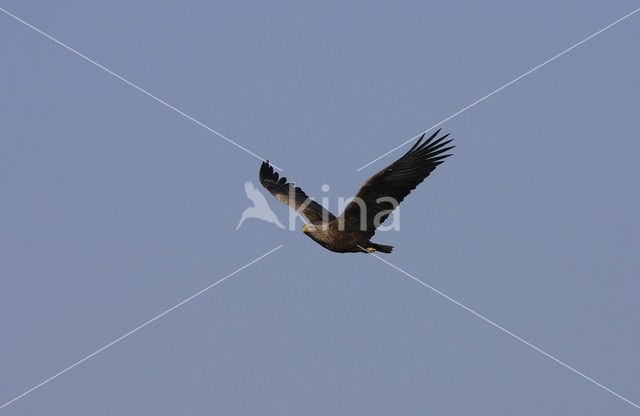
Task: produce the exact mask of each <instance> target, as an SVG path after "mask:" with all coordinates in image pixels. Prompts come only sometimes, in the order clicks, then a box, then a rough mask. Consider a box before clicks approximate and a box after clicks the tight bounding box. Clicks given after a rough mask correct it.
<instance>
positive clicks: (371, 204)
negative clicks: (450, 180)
mask: <svg viewBox="0 0 640 416" xmlns="http://www.w3.org/2000/svg"><path fill="white" fill-rule="evenodd" d="M439 133H440V130H438V131H436V132H435V133H434V134H433V135H431V137H429V138H428V139H427V140H426V141H424V142H423V139H424V136H425V134H422V136H420V138H419V139H418V140H417V141H416V143H415V144H414V145H413V147H412V148H411V149H409V151H408V152H407V153H405V154H404V155H403V156H402V157H401V158H400V159H398V160H396V161H395V162H393V163H392V164H390V165H389V166H387V167H386V168H384V169H382V170H381V171H380V172H378V173H376V174H375V175H373V176H372V177H371V178H369V179H368V180H367V181H366V182H365V183H364V184H363V185H362V187H361V188H360V190H359V191H358V193H357V194H356V196H355V197H354V198H353V200H352V201H351V202H350V203H349V204H348V205H347V206H346V208H345V209H344V211H343V212H342V214H340V216H339V217H336V216H335V215H333V214H332V213H331V212H329V211H328V210H326V209H325V208H323V207H322V205H320V204H318V203H317V202H315V201H313V200H312V199H311V198H309V197H308V196H307V194H305V193H304V191H303V190H302V189H300V188H299V187H297V186H295V184H294V183H289V182H287V178H285V177H280V176H279V175H278V172H275V171H274V169H273V167H272V166H271V165H270V164H269V161H268V160H267V161H265V162H262V166H261V167H260V183H261V184H262V186H264V187H265V189H267V191H269V192H270V193H271V194H272V195H273V196H274V197H275V198H276V199H277V200H279V201H282V202H284V203H285V204H287V205H289V206H290V207H291V208H293V209H294V210H295V211H296V212H297V213H298V214H299V215H300V216H301V217H302V218H303V219H304V220H305V221H306V224H305V225H304V227H303V228H302V232H303V233H304V234H306V235H307V236H308V237H310V238H311V239H312V240H313V241H315V242H316V243H318V244H320V245H321V246H322V247H324V248H326V249H327V250H331V251H334V252H337V253H373V252H375V251H379V252H381V253H391V250H392V249H393V246H388V245H384V244H377V243H373V242H372V241H371V237H373V235H374V234H375V232H376V228H377V227H379V226H380V225H381V224H382V223H383V222H384V220H385V219H387V217H388V216H389V215H390V214H391V213H392V212H393V210H394V209H395V208H396V207H397V206H398V204H400V202H402V201H403V200H404V198H405V197H406V196H407V195H409V193H410V192H411V191H412V190H414V189H415V188H416V187H417V186H418V185H419V184H420V183H422V181H424V179H425V178H426V177H427V176H429V174H431V172H433V171H434V169H435V168H436V166H438V165H439V164H441V163H442V162H443V161H444V159H446V158H447V157H449V156H451V154H450V153H446V152H447V151H449V150H451V149H453V148H454V147H455V146H447V145H448V144H449V143H451V141H452V140H453V139H449V140H445V139H446V138H447V137H448V136H449V134H445V135H444V136H441V137H440V138H437V139H436V137H437V136H438V135H439ZM434 139H435V140H434Z"/></svg>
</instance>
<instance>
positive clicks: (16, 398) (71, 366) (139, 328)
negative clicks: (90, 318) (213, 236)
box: [0, 244, 283, 409]
mask: <svg viewBox="0 0 640 416" xmlns="http://www.w3.org/2000/svg"><path fill="white" fill-rule="evenodd" d="M282 246H283V245H282V244H280V245H279V246H278V247H276V248H274V249H272V250H270V251H267V252H266V253H264V254H263V255H262V256H260V257H258V258H256V259H254V260H252V261H250V262H249V263H247V264H245V265H244V266H242V267H240V268H239V269H237V270H235V271H234V272H232V273H229V274H228V275H226V276H225V277H223V278H222V279H220V280H218V281H216V282H215V283H212V284H210V285H209V286H207V287H205V288H204V289H202V290H201V291H199V292H197V293H195V294H193V295H191V296H189V297H188V298H186V299H185V300H183V301H182V302H180V303H178V304H176V305H175V306H172V307H171V308H169V309H167V310H166V311H164V312H162V313H161V314H159V315H156V316H155V317H153V318H152V319H149V320H148V321H147V322H145V323H143V324H142V325H139V326H137V327H136V328H134V329H132V330H131V331H129V332H127V333H126V334H124V335H122V336H120V337H119V338H116V339H115V340H113V341H111V342H110V343H108V344H107V345H105V346H104V347H102V348H100V349H99V350H97V351H95V352H92V353H91V354H89V355H87V356H86V357H84V358H83V359H81V360H80V361H77V362H75V363H74V364H72V365H70V366H69V367H67V368H65V369H64V370H62V371H59V372H57V373H56V374H54V375H53V376H51V377H49V378H48V379H46V380H44V381H43V382H42V383H40V384H38V385H35V386H33V387H32V388H30V389H29V390H27V391H25V392H24V393H22V394H21V395H19V396H16V397H14V398H13V399H11V400H9V401H8V402H6V403H5V404H3V405H2V406H0V409H3V408H5V407H7V406H9V405H10V404H11V403H13V402H15V401H16V400H19V399H21V398H23V397H24V396H26V395H27V394H29V393H31V392H32V391H34V390H36V389H38V388H40V387H42V386H44V385H45V384H47V383H48V382H50V381H51V380H53V379H55V378H56V377H58V376H60V375H62V374H64V373H66V372H67V371H69V370H71V369H72V368H74V367H75V366H77V365H80V364H82V363H83V362H85V361H87V360H88V359H90V358H91V357H93V356H95V355H97V354H99V353H101V352H102V351H104V350H106V349H107V348H109V347H111V346H112V345H113V344H115V343H117V342H120V341H122V340H123V339H125V338H126V337H128V336H129V335H132V334H134V333H136V332H138V331H139V330H141V329H142V328H144V327H145V326H147V325H149V324H150V323H152V322H154V321H155V320H157V319H159V318H162V317H163V316H165V315H166V314H168V313H169V312H171V311H173V310H174V309H176V308H179V307H180V306H182V305H184V304H185V303H187V302H189V301H190V300H192V299H194V298H195V297H197V296H200V295H201V294H203V293H204V292H206V291H207V290H209V289H211V288H212V287H214V286H217V285H218V284H220V283H222V282H224V281H225V280H227V279H228V278H230V277H231V276H233V275H235V274H236V273H239V272H240V271H242V270H244V269H246V268H247V267H249V266H251V265H252V264H254V263H256V262H258V261H260V260H262V259H263V258H265V257H267V256H268V255H269V254H271V253H273V252H275V251H276V250H278V249H280V248H282Z"/></svg>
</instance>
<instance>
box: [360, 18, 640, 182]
mask: <svg viewBox="0 0 640 416" xmlns="http://www.w3.org/2000/svg"><path fill="white" fill-rule="evenodd" d="M638 11H640V8H637V9H635V10H634V11H632V12H631V13H629V14H626V15H624V16H622V17H621V18H619V19H618V20H616V21H615V22H613V23H610V24H608V25H607V26H605V27H603V28H602V29H600V30H598V31H597V32H595V33H594V34H592V35H589V36H587V37H586V38H584V39H582V40H581V41H580V42H578V43H576V44H575V45H573V46H571V47H570V48H567V49H565V50H564V51H562V52H560V53H559V54H557V55H555V56H553V57H551V58H549V59H547V60H546V61H544V62H543V63H541V64H540V65H537V66H534V67H533V68H531V69H530V70H528V71H527V72H525V73H524V74H522V75H520V76H519V77H517V78H514V79H512V80H511V81H509V82H507V83H506V84H504V85H503V86H501V87H500V88H498V89H496V90H494V91H492V92H490V93H489V94H487V95H485V96H484V97H482V98H480V99H478V100H476V101H474V102H473V103H471V104H469V105H468V106H466V107H464V108H463V109H461V110H459V111H457V112H455V113H453V114H452V115H450V116H449V117H447V118H445V119H444V120H442V121H439V122H438V123H436V124H434V125H433V126H431V127H429V128H428V129H426V130H425V131H423V132H422V133H419V134H417V135H415V136H413V137H412V138H410V139H409V140H407V141H405V142H404V143H401V144H399V145H398V146H396V147H394V148H393V149H391V150H389V151H388V152H387V153H385V154H383V155H381V156H379V157H377V158H375V159H373V160H372V161H371V162H369V163H367V164H366V165H363V166H361V167H360V168H358V169H357V170H356V172H360V171H361V170H362V169H364V168H366V167H367V166H369V165H371V164H372V163H375V162H377V161H378V160H380V159H382V158H383V157H385V156H387V155H389V154H391V153H393V152H395V151H396V150H398V149H400V148H401V147H402V146H405V145H407V144H408V143H410V142H412V141H413V140H415V139H417V138H418V137H420V136H421V135H423V134H425V133H427V132H428V131H430V130H433V129H435V128H436V127H438V126H439V125H441V124H443V123H446V122H447V121H449V120H451V119H452V118H454V117H456V116H457V115H460V114H462V113H464V112H465V111H467V110H468V109H470V108H471V107H473V106H475V105H476V104H479V103H481V102H483V101H484V100H486V99H487V98H489V97H491V96H492V95H493V94H496V93H498V92H500V91H502V90H503V89H505V88H507V87H508V86H509V85H511V84H513V83H515V82H517V81H519V80H521V79H522V78H524V77H526V76H527V75H529V74H530V73H532V72H534V71H536V70H538V69H540V68H542V67H543V66H545V65H546V64H548V63H549V62H551V61H554V60H555V59H556V58H559V57H561V56H562V55H564V54H565V53H567V52H569V51H571V50H573V49H575V48H577V47H578V46H580V45H582V44H583V43H585V42H586V41H588V40H589V39H591V38H593V37H595V36H598V35H599V34H600V33H602V32H604V31H605V30H607V29H609V28H610V27H612V26H614V25H617V24H618V23H620V22H622V21H623V20H625V19H626V18H628V17H631V16H632V15H633V14H635V13H636V12H638Z"/></svg>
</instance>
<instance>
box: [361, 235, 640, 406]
mask: <svg viewBox="0 0 640 416" xmlns="http://www.w3.org/2000/svg"><path fill="white" fill-rule="evenodd" d="M358 247H360V246H358ZM360 248H361V249H362V250H364V251H366V249H365V248H363V247H360ZM369 254H371V255H372V256H374V257H375V258H377V259H378V260H380V261H381V262H383V263H385V264H387V265H389V266H391V267H393V268H394V269H396V270H397V271H399V272H400V273H402V274H404V275H405V276H408V277H410V278H412V279H413V280H415V281H416V282H418V283H420V284H421V285H422V286H424V287H426V288H428V289H431V290H432V291H433V292H435V293H437V294H438V295H440V296H442V297H443V298H445V299H446V300H448V301H450V302H452V303H455V304H456V305H458V306H460V307H461V308H462V309H464V310H466V311H468V312H471V313H472V314H474V315H475V316H477V317H478V318H480V319H482V320H483V321H485V322H487V323H489V324H491V325H493V326H494V327H496V328H498V329H499V330H500V331H502V332H504V333H505V334H507V335H510V336H512V337H513V338H515V339H517V340H518V341H520V342H522V343H523V344H525V345H527V346H529V347H531V348H533V349H534V350H536V351H538V352H539V353H540V354H542V355H544V356H545V357H547V358H550V359H552V360H553V361H555V362H556V363H558V364H560V365H561V366H563V367H565V368H568V369H569V370H571V371H573V372H574V373H576V374H578V375H579V376H581V377H583V378H585V379H586V380H588V381H590V382H592V383H593V384H595V385H596V386H598V387H600V388H602V389H604V390H606V391H608V392H609V393H611V394H613V395H614V396H616V397H617V398H619V399H622V400H624V401H625V402H627V403H629V404H630V405H631V406H633V407H635V408H637V409H640V406H638V405H637V404H635V403H634V402H632V401H631V400H628V399H626V398H624V397H622V396H621V395H619V394H618V393H616V392H615V391H613V390H611V389H610V388H608V387H606V386H604V385H602V384H600V383H598V382H597V381H595V380H594V379H592V378H591V377H589V376H587V375H585V374H584V373H581V372H580V371H578V370H576V369H575V368H573V367H571V366H570V365H569V364H566V363H564V362H563V361H560V360H559V359H558V358H556V357H554V356H553V355H551V354H549V353H547V352H545V351H544V350H542V349H541V348H538V347H536V346H535V345H533V344H532V343H530V342H529V341H526V340H524V339H522V338H520V337H519V336H518V335H516V334H514V333H513V332H511V331H509V330H508V329H505V328H503V327H502V326H500V325H498V324H497V323H495V322H493V321H492V320H491V319H489V318H487V317H485V316H484V315H481V314H480V313H478V312H476V311H474V310H473V309H471V308H469V307H467V306H465V305H463V304H462V303H460V302H458V301H457V300H455V299H453V298H452V297H450V296H448V295H446V294H445V293H443V292H441V291H439V290H438V289H436V288H435V287H433V286H430V285H428V284H427V283H425V282H423V281H422V280H420V279H418V278H417V277H415V276H413V275H411V274H410V273H408V272H406V271H404V270H402V269H401V268H400V267H398V266H396V265H394V264H392V263H390V262H388V261H387V260H385V259H383V258H382V257H380V256H378V255H377V254H374V253H369Z"/></svg>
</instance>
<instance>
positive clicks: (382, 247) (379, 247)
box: [371, 243, 393, 253]
mask: <svg viewBox="0 0 640 416" xmlns="http://www.w3.org/2000/svg"><path fill="white" fill-rule="evenodd" d="M371 247H373V248H375V249H376V251H379V252H381V253H391V250H393V246H385V245H384V244H376V243H371Z"/></svg>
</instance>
